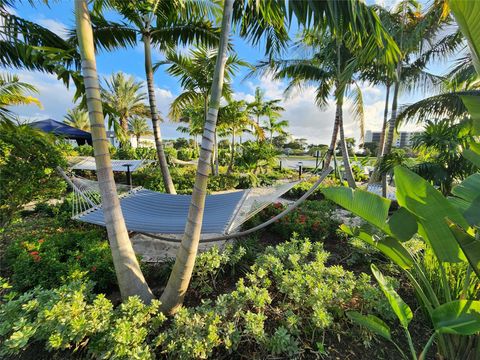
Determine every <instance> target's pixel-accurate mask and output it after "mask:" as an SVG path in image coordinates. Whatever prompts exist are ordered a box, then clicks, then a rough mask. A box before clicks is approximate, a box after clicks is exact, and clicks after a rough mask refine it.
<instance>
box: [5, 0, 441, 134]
mask: <svg viewBox="0 0 480 360" xmlns="http://www.w3.org/2000/svg"><path fill="white" fill-rule="evenodd" d="M392 1H395V0H392ZM392 1H390V3H387V5H391V3H392ZM12 11H13V12H15V13H16V14H17V15H19V16H22V17H24V18H26V19H29V20H31V21H34V22H36V23H38V24H40V25H42V26H45V27H47V28H49V29H51V30H52V31H54V32H56V33H57V34H58V35H60V36H62V35H64V34H65V29H66V28H72V27H73V26H74V14H73V0H64V1H58V2H55V3H53V4H52V5H51V7H50V8H49V7H47V6H45V5H43V4H39V5H37V6H36V7H35V8H33V7H31V6H30V5H29V4H28V2H23V3H22V4H20V5H18V6H17V7H16V8H15V9H13V10H12ZM294 33H295V31H294V30H292V35H293V36H294V35H295V34H294ZM233 44H234V48H235V50H236V51H237V53H238V54H239V56H240V57H241V58H242V59H244V60H246V61H249V62H251V63H256V62H257V61H259V60H261V59H262V58H263V49H259V48H256V47H253V46H251V45H250V44H248V43H246V42H245V41H244V40H242V39H241V38H239V37H237V36H234V37H233ZM153 56H154V61H158V60H160V59H161V54H160V53H159V52H154V55H153ZM448 67H449V63H444V64H432V65H431V66H430V68H431V70H432V71H433V72H436V73H442V72H443V71H444V70H445V69H447V68H448ZM97 68H98V72H99V74H100V76H101V77H105V76H109V75H110V74H112V73H114V72H117V71H123V72H125V73H127V74H130V75H132V76H134V77H136V78H137V79H138V80H143V79H144V76H145V75H144V65H143V51H142V48H141V46H140V45H139V46H137V47H135V48H130V49H124V50H118V51H115V52H110V53H105V52H102V53H100V54H98V56H97ZM14 72H15V73H17V74H18V75H19V76H20V78H21V80H23V81H26V82H29V83H32V84H34V85H35V86H37V88H38V89H39V91H40V93H39V95H38V98H39V99H40V100H41V102H42V104H43V109H38V108H36V107H34V106H28V107H26V106H22V107H18V108H17V109H15V110H16V111H17V113H19V114H20V115H21V116H23V117H25V118H29V119H44V118H47V117H51V118H54V119H57V120H60V121H61V120H62V118H63V116H64V114H65V113H66V111H67V110H68V109H69V108H71V107H73V106H74V104H73V103H72V95H73V92H74V91H73V89H70V90H67V89H66V88H65V87H64V86H63V84H62V83H61V82H59V81H58V80H56V78H55V77H54V76H52V75H47V74H42V73H36V72H28V71H19V70H15V71H14ZM246 72H247V70H246V69H245V70H242V71H240V72H239V73H238V75H237V76H236V77H235V78H234V80H233V89H234V92H235V95H234V96H235V97H236V98H237V99H245V100H247V101H249V100H252V98H253V93H254V91H255V87H256V86H260V87H261V88H262V89H264V90H265V91H266V96H267V97H268V98H283V90H284V89H285V85H286V84H285V83H284V82H279V81H273V80H272V79H270V78H266V77H264V78H254V79H248V80H245V79H244V77H245V74H246ZM155 85H156V95H157V101H158V107H159V110H160V111H161V113H162V114H163V115H164V117H166V114H167V113H168V108H169V105H170V103H171V101H172V100H173V99H174V98H175V97H176V96H177V95H178V94H180V93H181V90H182V89H181V87H180V86H179V84H178V82H177V80H176V79H175V78H173V77H171V76H169V75H167V74H166V73H165V72H164V70H163V69H162V68H160V69H159V70H158V71H157V72H156V73H155ZM362 88H363V92H364V99H365V104H366V108H365V110H366V111H365V113H366V123H367V125H366V129H371V130H376V129H379V128H380V126H381V125H380V124H381V122H382V117H383V106H384V102H383V101H384V100H383V99H384V93H385V89H384V88H382V87H373V86H371V85H369V84H363V86H362ZM313 93H314V89H313V88H309V89H306V90H305V91H304V92H302V93H296V94H293V95H292V96H291V97H289V98H285V99H284V107H285V108H286V111H285V113H284V114H283V117H284V119H286V120H288V121H289V122H290V132H291V133H292V135H293V136H294V137H297V138H307V140H308V141H309V142H310V143H328V140H329V138H330V133H331V129H332V123H333V118H334V107H333V104H329V105H328V106H327V107H326V108H325V109H318V108H317V107H316V106H315V105H314V104H313ZM421 96H422V94H404V95H402V97H401V99H400V100H401V101H400V102H401V103H409V102H412V101H414V100H415V99H419V98H421ZM345 114H346V120H345V131H346V134H347V136H354V137H356V138H357V139H358V137H359V129H358V124H356V123H355V122H354V121H353V120H352V116H351V115H350V114H349V112H348V106H347V107H346V109H345ZM176 127H177V125H176V124H173V123H170V122H169V121H168V119H166V121H165V123H164V124H163V125H162V132H163V135H164V137H165V138H173V137H177V136H179V134H178V133H177V132H176V130H175V128H176ZM408 129H413V127H412V126H410V127H409V128H408Z"/></svg>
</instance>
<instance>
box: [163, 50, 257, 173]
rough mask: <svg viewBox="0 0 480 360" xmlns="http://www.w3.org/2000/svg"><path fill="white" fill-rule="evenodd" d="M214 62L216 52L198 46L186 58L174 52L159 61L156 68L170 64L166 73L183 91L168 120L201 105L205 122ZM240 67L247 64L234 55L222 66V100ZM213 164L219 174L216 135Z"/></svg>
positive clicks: (230, 92) (173, 105)
mask: <svg viewBox="0 0 480 360" xmlns="http://www.w3.org/2000/svg"><path fill="white" fill-rule="evenodd" d="M216 59H217V50H216V49H215V48H208V47H204V46H201V47H198V48H197V49H194V50H192V51H191V52H190V53H189V55H188V56H184V55H182V54H179V53H177V52H173V51H172V52H169V53H167V55H166V59H165V60H164V61H162V62H159V63H158V64H157V66H161V65H169V66H168V68H167V70H166V71H167V73H169V74H170V75H172V76H175V77H178V78H179V79H180V85H182V87H183V89H184V91H183V92H182V93H181V94H180V95H179V96H177V97H176V98H175V100H173V102H172V104H171V105H170V113H169V116H170V118H172V119H174V120H177V121H178V120H179V119H180V117H181V115H182V110H183V109H184V108H185V107H186V106H189V105H194V104H199V103H201V104H202V105H203V118H204V122H205V121H206V119H207V110H208V102H209V100H210V95H211V94H210V91H211V88H212V82H213V75H214V71H215V63H216ZM242 66H249V64H248V63H247V62H245V61H243V60H241V59H240V58H239V57H238V56H237V55H236V54H230V55H229V56H228V58H227V61H226V64H225V77H224V81H225V83H224V86H223V92H222V97H223V98H225V99H227V100H229V99H230V96H231V94H232V89H231V86H230V82H231V79H232V77H233V75H234V74H235V72H236V71H238V69H239V68H240V67H242ZM213 159H214V161H213V162H212V172H213V173H214V174H218V146H217V134H216V133H215V136H214V156H213Z"/></svg>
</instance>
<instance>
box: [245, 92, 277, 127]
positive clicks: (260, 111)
mask: <svg viewBox="0 0 480 360" xmlns="http://www.w3.org/2000/svg"><path fill="white" fill-rule="evenodd" d="M281 101H282V100H281V99H273V100H265V91H262V90H261V89H260V88H259V87H256V88H255V100H253V101H252V102H251V103H249V104H248V108H249V110H250V113H251V114H252V115H253V116H255V118H256V120H257V125H260V117H262V116H267V115H272V116H276V115H280V112H281V111H285V109H284V108H283V107H282V106H281V105H280V102H281Z"/></svg>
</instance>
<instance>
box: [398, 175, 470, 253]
mask: <svg viewBox="0 0 480 360" xmlns="http://www.w3.org/2000/svg"><path fill="white" fill-rule="evenodd" d="M395 185H396V186H397V200H398V203H399V204H400V205H401V206H403V207H405V208H406V209H407V210H409V211H410V212H411V213H412V214H414V215H415V216H416V218H417V221H418V225H419V227H418V233H419V234H420V235H421V236H422V237H423V238H424V239H425V241H427V242H428V243H429V244H430V246H431V247H432V249H433V251H434V252H435V254H436V256H437V257H438V258H439V259H440V261H447V262H460V261H465V260H466V259H465V256H464V254H463V253H462V250H461V249H460V246H459V245H458V243H457V241H456V240H455V237H454V236H453V234H452V233H451V232H450V231H449V228H448V224H447V222H446V218H447V217H448V218H449V219H450V220H452V221H454V222H455V223H457V224H459V225H460V226H461V227H463V228H465V229H467V228H468V223H467V221H466V220H465V218H464V217H463V216H462V215H461V213H460V212H459V211H458V210H457V208H455V207H454V206H453V205H452V204H451V203H450V202H449V201H448V200H447V199H446V198H445V197H444V196H443V195H442V194H441V193H440V192H439V191H438V190H436V189H435V188H434V187H433V186H432V185H431V184H430V183H428V182H427V181H426V180H425V179H423V178H422V177H420V176H418V175H417V174H415V173H413V172H412V171H410V170H408V169H406V168H404V167H401V166H397V167H395Z"/></svg>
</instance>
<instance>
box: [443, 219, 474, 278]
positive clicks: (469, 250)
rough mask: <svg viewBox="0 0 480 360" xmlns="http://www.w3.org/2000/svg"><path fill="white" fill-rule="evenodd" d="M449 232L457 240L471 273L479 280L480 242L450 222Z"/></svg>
mask: <svg viewBox="0 0 480 360" xmlns="http://www.w3.org/2000/svg"><path fill="white" fill-rule="evenodd" d="M450 230H451V231H452V233H453V235H454V236H455V238H456V239H457V241H458V243H459V245H460V247H461V248H462V250H463V252H464V254H465V256H466V257H467V260H468V262H469V263H470V266H471V267H472V269H473V271H475V273H476V274H477V276H478V277H479V278H480V241H478V240H477V239H475V238H474V237H473V236H472V235H470V234H468V233H466V232H465V231H464V230H463V229H462V228H461V227H458V226H457V225H456V224H454V223H452V222H451V223H450Z"/></svg>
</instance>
